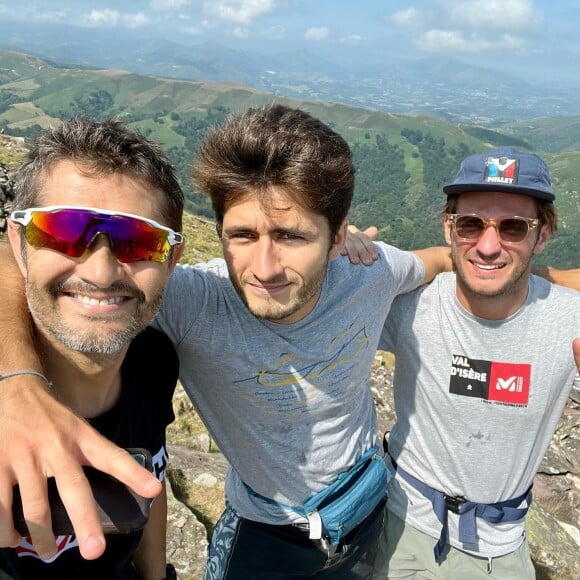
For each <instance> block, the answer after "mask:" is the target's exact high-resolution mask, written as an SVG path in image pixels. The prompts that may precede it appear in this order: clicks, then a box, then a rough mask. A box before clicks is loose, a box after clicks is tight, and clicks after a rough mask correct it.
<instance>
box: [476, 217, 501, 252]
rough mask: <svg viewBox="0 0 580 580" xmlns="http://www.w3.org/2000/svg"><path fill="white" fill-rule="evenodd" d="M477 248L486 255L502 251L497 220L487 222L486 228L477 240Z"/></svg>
mask: <svg viewBox="0 0 580 580" xmlns="http://www.w3.org/2000/svg"><path fill="white" fill-rule="evenodd" d="M477 250H478V252H479V253H480V254H482V255H484V256H492V255H495V254H498V253H499V252H500V251H501V239H500V236H499V232H498V231H497V226H496V224H495V222H487V223H486V224H485V229H484V230H483V233H482V234H481V237H480V238H479V240H477Z"/></svg>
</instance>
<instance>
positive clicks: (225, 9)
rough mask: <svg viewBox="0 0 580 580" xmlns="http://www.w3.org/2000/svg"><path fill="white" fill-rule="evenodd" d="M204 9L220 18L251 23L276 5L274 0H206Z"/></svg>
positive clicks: (240, 22)
mask: <svg viewBox="0 0 580 580" xmlns="http://www.w3.org/2000/svg"><path fill="white" fill-rule="evenodd" d="M203 5H204V10H205V11H206V12H207V13H209V14H213V15H214V16H216V17H217V18H219V19H220V20H226V21H228V22H237V23H239V24H251V23H252V21H254V20H255V19H256V18H258V17H259V16H263V15H264V14H268V12H271V11H272V10H273V9H274V7H275V2H274V0H204V3H203Z"/></svg>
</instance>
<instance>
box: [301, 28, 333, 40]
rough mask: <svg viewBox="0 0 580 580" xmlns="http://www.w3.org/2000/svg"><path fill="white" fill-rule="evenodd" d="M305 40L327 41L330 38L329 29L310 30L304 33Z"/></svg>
mask: <svg viewBox="0 0 580 580" xmlns="http://www.w3.org/2000/svg"><path fill="white" fill-rule="evenodd" d="M304 38H305V39H306V40H326V39H327V38H328V28H325V27H320V28H309V29H308V30H307V31H306V32H305V33H304Z"/></svg>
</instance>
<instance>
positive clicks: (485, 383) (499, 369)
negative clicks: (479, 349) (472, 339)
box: [449, 355, 531, 405]
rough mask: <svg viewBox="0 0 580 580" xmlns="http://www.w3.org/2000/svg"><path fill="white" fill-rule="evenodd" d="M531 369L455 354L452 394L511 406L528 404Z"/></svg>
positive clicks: (450, 387) (451, 377)
mask: <svg viewBox="0 0 580 580" xmlns="http://www.w3.org/2000/svg"><path fill="white" fill-rule="evenodd" d="M530 376H531V367H530V365H529V364H514V363H506V362H497V361H487V360H477V359H471V358H468V357H466V356H463V355H453V360H452V363H451V376H450V377H449V392H450V393H452V394H454V395H463V396H465V397H476V398H478V399H485V400H486V401H493V402H498V403H504V404H508V405H527V404H528V398H529V395H530Z"/></svg>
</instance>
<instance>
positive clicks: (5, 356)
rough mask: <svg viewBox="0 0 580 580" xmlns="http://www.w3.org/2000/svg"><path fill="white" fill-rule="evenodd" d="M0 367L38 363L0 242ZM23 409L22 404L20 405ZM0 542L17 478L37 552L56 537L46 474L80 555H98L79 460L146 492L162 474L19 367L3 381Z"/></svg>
mask: <svg viewBox="0 0 580 580" xmlns="http://www.w3.org/2000/svg"><path fill="white" fill-rule="evenodd" d="M0 272H2V276H0V305H1V308H0V328H2V332H3V334H4V335H5V336H8V337H10V339H9V340H3V341H0V373H7V372H10V371H14V370H23V369H31V370H38V371H41V370H42V366H41V364H40V361H39V359H38V357H37V356H36V353H35V351H34V343H33V340H32V333H31V330H30V319H29V315H28V310H27V307H26V303H25V300H24V298H23V296H24V289H23V280H22V276H21V274H20V270H19V269H18V267H17V266H16V263H15V262H14V259H13V258H12V253H11V250H10V247H9V245H8V244H6V243H0ZM24 409H25V410H26V412H23V410H24ZM0 416H1V417H2V421H0V546H12V545H14V544H15V542H16V541H17V534H16V531H15V530H14V527H13V521H12V507H11V506H12V488H13V486H14V485H15V484H17V483H18V484H19V486H20V492H21V495H22V502H23V508H24V515H25V518H26V521H27V525H28V528H29V530H30V534H31V537H32V541H33V543H34V545H35V548H36V550H37V552H38V553H39V554H40V555H42V556H44V557H48V556H51V555H52V554H54V553H55V551H56V545H55V541H54V535H53V534H52V530H51V524H50V508H49V506H48V500H47V491H46V478H47V477H51V476H54V477H55V478H56V482H57V486H58V491H59V494H60V496H61V498H62V500H63V503H64V505H65V507H66V509H67V511H68V513H69V515H70V518H71V521H72V523H73V526H74V529H75V532H76V537H77V540H78V542H79V548H80V551H81V554H82V555H83V557H85V558H87V559H93V558H97V557H98V556H100V555H101V554H102V552H103V550H104V548H105V540H104V536H103V533H102V529H101V525H100V523H99V521H98V516H97V511H96V507H95V504H94V501H92V493H91V490H90V487H89V484H88V482H87V480H86V478H85V476H84V473H83V471H82V467H81V464H86V465H92V466H94V467H96V468H97V469H100V470H101V471H105V472H107V473H109V474H111V475H113V476H114V477H116V478H117V479H119V480H121V481H123V482H124V483H126V484H127V485H129V486H130V487H132V488H133V489H134V490H135V491H136V492H137V493H139V494H140V495H142V496H145V497H153V496H155V495H157V493H159V492H160V490H161V485H160V483H159V481H158V480H157V479H156V478H155V477H154V476H153V475H152V474H151V473H149V472H148V471H147V470H146V469H144V468H142V467H140V466H139V465H137V464H136V462H135V461H134V460H133V459H132V458H131V456H130V455H129V454H128V453H127V452H126V451H124V450H122V449H120V448H118V447H117V446H116V445H114V444H113V443H111V442H110V441H108V440H107V439H106V438H104V437H103V436H101V435H99V434H98V433H97V432H96V431H95V430H94V429H92V428H91V427H90V426H89V425H88V424H87V423H86V422H85V421H84V420H83V419H82V418H80V417H77V416H76V415H75V414H74V413H72V412H71V411H70V410H68V409H67V408H66V407H64V406H63V405H62V404H60V403H59V402H58V401H57V400H56V399H55V398H54V397H53V395H52V393H51V392H50V391H49V389H48V388H47V385H46V383H45V382H44V381H42V379H40V378H38V377H36V376H34V375H18V376H14V377H10V378H6V379H4V380H2V381H0Z"/></svg>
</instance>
